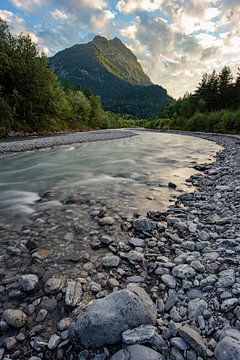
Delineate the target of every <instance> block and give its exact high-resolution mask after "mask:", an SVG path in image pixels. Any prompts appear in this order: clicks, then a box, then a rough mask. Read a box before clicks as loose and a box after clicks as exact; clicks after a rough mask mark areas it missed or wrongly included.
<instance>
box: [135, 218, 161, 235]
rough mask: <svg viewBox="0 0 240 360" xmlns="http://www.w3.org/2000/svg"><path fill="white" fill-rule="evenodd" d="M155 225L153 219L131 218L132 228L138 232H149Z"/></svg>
mask: <svg viewBox="0 0 240 360" xmlns="http://www.w3.org/2000/svg"><path fill="white" fill-rule="evenodd" d="M155 227H156V224H155V223H154V222H153V221H150V220H147V219H146V218H139V219H134V220H133V228H134V229H135V230H137V231H140V232H150V231H151V230H153V229H154V228H155Z"/></svg>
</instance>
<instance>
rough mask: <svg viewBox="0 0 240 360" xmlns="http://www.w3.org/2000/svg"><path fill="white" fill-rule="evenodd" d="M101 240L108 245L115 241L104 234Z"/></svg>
mask: <svg viewBox="0 0 240 360" xmlns="http://www.w3.org/2000/svg"><path fill="white" fill-rule="evenodd" d="M99 240H100V241H101V243H102V244H103V245H104V246H108V245H110V244H111V243H112V242H113V239H112V238H111V237H110V236H107V235H102V236H101V237H100V239H99Z"/></svg>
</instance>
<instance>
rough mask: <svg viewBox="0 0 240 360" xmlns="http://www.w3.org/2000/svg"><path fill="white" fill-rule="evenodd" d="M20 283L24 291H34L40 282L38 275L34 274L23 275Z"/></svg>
mask: <svg viewBox="0 0 240 360" xmlns="http://www.w3.org/2000/svg"><path fill="white" fill-rule="evenodd" d="M18 281H19V285H20V287H21V289H22V290H23V291H26V292H29V291H33V290H34V289H35V288H36V287H37V284H38V277H37V275H34V274H27V275H22V276H21V277H20V278H19V280H18Z"/></svg>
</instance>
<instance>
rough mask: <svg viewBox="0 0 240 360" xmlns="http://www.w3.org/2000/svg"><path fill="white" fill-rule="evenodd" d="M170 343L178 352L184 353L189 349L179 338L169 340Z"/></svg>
mask: <svg viewBox="0 0 240 360" xmlns="http://www.w3.org/2000/svg"><path fill="white" fill-rule="evenodd" d="M170 343H171V345H172V346H175V347H176V348H178V349H179V350H182V351H185V350H187V349H189V345H188V344H187V343H186V341H184V340H183V339H182V338H180V337H174V338H171V339H170Z"/></svg>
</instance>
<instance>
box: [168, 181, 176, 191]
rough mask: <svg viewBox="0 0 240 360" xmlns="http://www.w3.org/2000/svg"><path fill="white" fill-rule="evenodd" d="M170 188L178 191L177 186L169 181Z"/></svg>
mask: <svg viewBox="0 0 240 360" xmlns="http://www.w3.org/2000/svg"><path fill="white" fill-rule="evenodd" d="M168 187H169V188H170V189H176V187H177V185H176V184H174V183H173V182H171V181H169V183H168Z"/></svg>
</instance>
